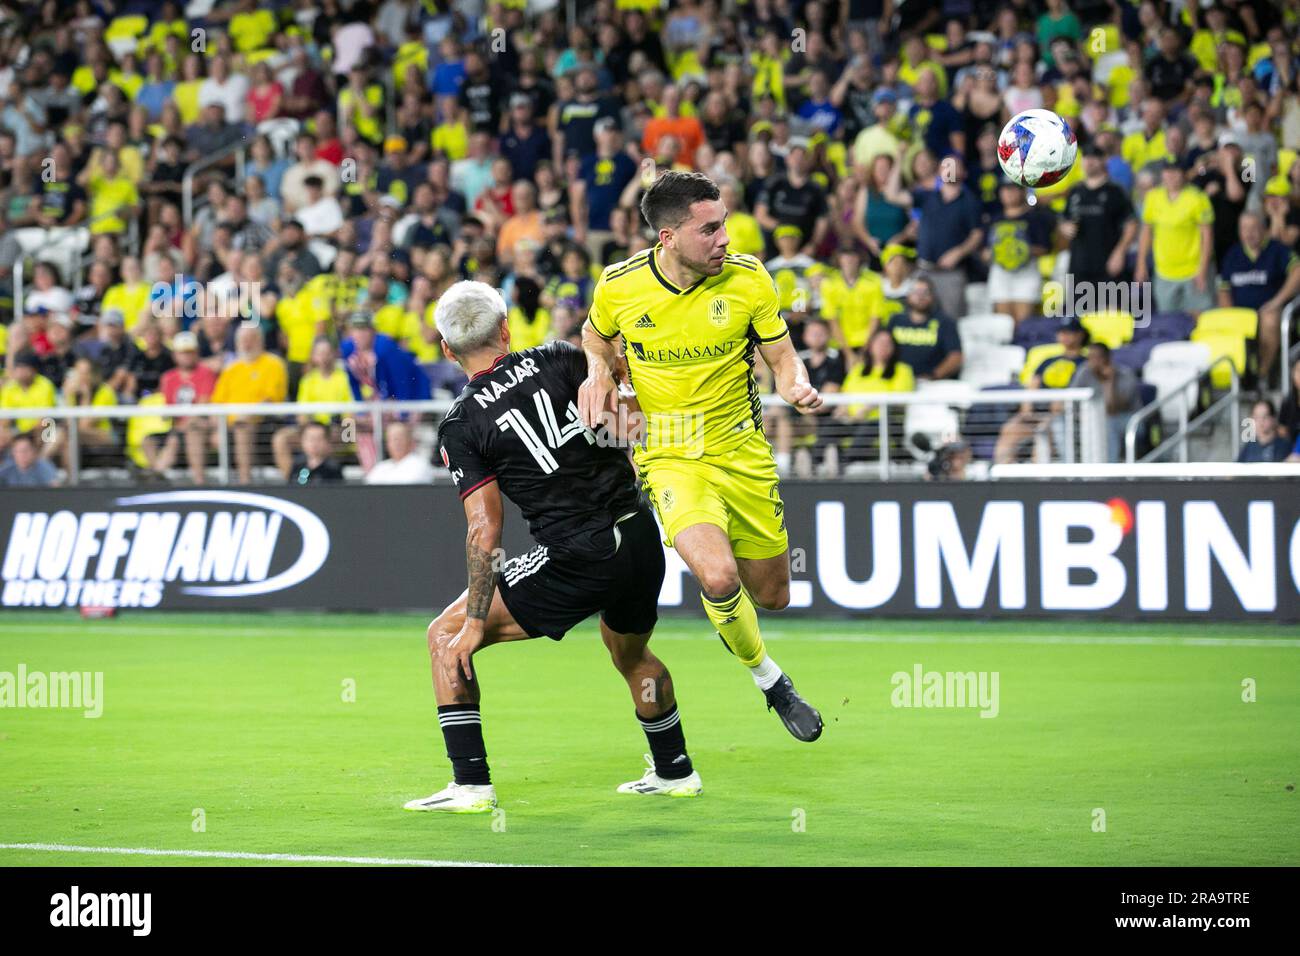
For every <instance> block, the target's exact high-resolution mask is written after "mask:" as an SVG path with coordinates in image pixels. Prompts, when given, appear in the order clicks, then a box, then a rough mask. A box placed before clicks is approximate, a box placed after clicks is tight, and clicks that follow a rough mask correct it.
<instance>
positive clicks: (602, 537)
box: [438, 342, 638, 559]
mask: <svg viewBox="0 0 1300 956" xmlns="http://www.w3.org/2000/svg"><path fill="white" fill-rule="evenodd" d="M586 377H587V360H586V358H585V357H584V356H583V354H582V351H581V350H580V349H578V348H577V347H575V346H573V345H570V344H569V343H568V342H551V343H550V344H548V345H539V346H536V347H535V348H531V349H525V350H524V351H522V352H510V353H508V354H505V355H502V356H501V357H500V358H499V359H497V361H496V362H495V363H494V364H493V365H492V367H491V368H489V369H485V370H483V371H482V372H479V373H478V374H477V375H475V376H474V377H473V378H472V379H470V381H469V384H467V385H466V386H465V388H464V389H463V390H462V391H461V393H460V395H459V397H457V399H456V401H455V402H453V403H452V406H451V409H450V410H449V411H448V412H447V417H446V418H444V419H443V421H442V424H441V425H440V426H439V427H438V448H439V453H440V454H441V456H442V463H443V464H444V465H445V466H446V467H447V468H448V469H449V470H450V471H451V477H452V480H453V481H454V482H455V483H456V490H457V491H459V492H460V497H461V499H462V500H464V499H465V498H467V497H469V495H471V494H472V493H473V492H474V491H476V490H478V489H479V488H481V487H483V486H484V485H486V484H487V483H489V482H491V481H495V482H497V484H498V485H499V486H500V487H501V493H502V494H504V495H505V496H506V497H507V498H509V499H510V500H511V501H513V502H514V503H515V504H516V505H517V506H518V507H519V510H520V511H522V512H523V515H524V518H525V520H527V522H528V530H529V531H530V532H531V533H532V536H533V538H534V539H535V540H536V541H537V542H538V543H539V544H543V545H546V546H547V547H550V548H555V549H558V550H561V551H565V552H568V553H570V554H578V555H583V556H588V557H591V558H596V559H603V558H608V557H610V556H612V555H613V554H614V552H615V550H616V545H617V542H616V536H615V533H614V522H615V521H617V520H618V519H619V518H622V517H624V516H626V515H628V514H630V513H632V512H634V511H636V510H637V508H638V503H637V502H638V493H637V488H636V481H635V477H634V475H633V471H632V464H631V462H629V461H628V459H627V455H626V453H625V451H624V450H623V449H622V448H620V447H617V446H616V445H615V444H614V443H612V442H605V443H601V442H598V441H597V437H596V435H595V434H594V433H593V432H592V431H591V429H589V428H587V427H586V426H585V425H583V423H582V419H581V417H579V415H578V386H579V385H581V384H582V382H583V380H584V379H586Z"/></svg>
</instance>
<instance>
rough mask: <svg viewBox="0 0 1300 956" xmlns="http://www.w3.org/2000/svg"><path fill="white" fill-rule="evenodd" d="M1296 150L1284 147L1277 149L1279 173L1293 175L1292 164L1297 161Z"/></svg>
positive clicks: (1280, 174)
mask: <svg viewBox="0 0 1300 956" xmlns="http://www.w3.org/2000/svg"><path fill="white" fill-rule="evenodd" d="M1295 158H1296V151H1295V150H1294V149H1287V148H1286V147H1283V148H1282V149H1279V150H1278V151H1277V174H1278V175H1279V176H1283V177H1286V176H1289V175H1291V166H1292V165H1293V164H1294V163H1295Z"/></svg>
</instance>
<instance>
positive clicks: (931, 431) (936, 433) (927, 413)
mask: <svg viewBox="0 0 1300 956" xmlns="http://www.w3.org/2000/svg"><path fill="white" fill-rule="evenodd" d="M960 434H961V419H960V418H959V417H958V415H957V412H956V411H955V410H954V409H952V408H949V407H948V406H947V405H938V404H935V405H928V404H923V405H908V406H907V411H906V412H905V413H904V415H903V438H904V442H905V443H906V444H907V445H908V447H909V449H910V448H911V447H912V436H914V435H924V436H925V437H926V438H927V439H929V441H930V447H932V448H938V447H939V446H940V445H944V444H947V443H948V442H950V441H952V440H953V439H955V438H956V437H957V436H958V435H960Z"/></svg>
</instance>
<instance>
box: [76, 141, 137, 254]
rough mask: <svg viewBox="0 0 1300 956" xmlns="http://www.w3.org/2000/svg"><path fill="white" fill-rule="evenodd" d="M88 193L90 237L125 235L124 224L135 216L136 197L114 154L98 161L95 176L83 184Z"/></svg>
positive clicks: (134, 190)
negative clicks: (96, 235)
mask: <svg viewBox="0 0 1300 956" xmlns="http://www.w3.org/2000/svg"><path fill="white" fill-rule="evenodd" d="M87 187H88V188H87V191H88V192H89V193H90V220H91V221H90V231H91V232H92V233H96V234H98V233H101V232H109V233H119V232H126V224H127V222H129V221H130V220H131V219H132V218H134V216H135V214H136V207H137V206H138V205H139V203H140V194H139V192H137V190H136V188H135V183H133V182H132V181H131V179H130V177H128V176H126V175H125V174H123V172H122V169H121V167H120V166H119V165H118V161H117V154H116V153H112V152H105V153H104V154H103V156H102V157H101V158H100V169H99V173H98V175H92V176H91V177H90V179H89V181H88V183H87Z"/></svg>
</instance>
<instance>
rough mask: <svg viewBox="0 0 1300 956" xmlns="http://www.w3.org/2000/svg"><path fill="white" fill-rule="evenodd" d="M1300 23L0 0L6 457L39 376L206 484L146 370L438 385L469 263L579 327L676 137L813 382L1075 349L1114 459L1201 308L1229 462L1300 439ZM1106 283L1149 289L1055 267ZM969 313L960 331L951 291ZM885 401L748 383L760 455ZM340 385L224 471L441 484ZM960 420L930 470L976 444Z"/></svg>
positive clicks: (805, 459)
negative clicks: (1028, 128)
mask: <svg viewBox="0 0 1300 956" xmlns="http://www.w3.org/2000/svg"><path fill="white" fill-rule="evenodd" d="M570 8H571V9H572V11H573V12H574V13H576V18H575V19H574V20H573V21H571V22H570V21H569V20H568V19H567V16H566V13H567V12H568V10H569V9H570ZM1298 25H1300V20H1298V18H1297V11H1296V9H1295V7H1294V5H1290V4H1288V5H1279V4H1274V3H1271V2H1268V0H1215V2H1214V3H1212V4H1209V5H1207V4H1205V3H1194V2H1184V3H1179V2H1153V0H1144V2H1141V3H1132V2H1129V0H1084V2H1077V3H1074V4H1072V5H1070V6H1069V7H1067V5H1066V3H1065V2H1064V0H1045V2H1040V0H932V2H917V0H911V2H907V3H903V4H899V3H895V2H893V0H839V2H835V0H807V2H801V0H749V2H743V3H742V2H737V0H702V2H692V0H666V2H662V3H661V2H660V0H596V2H585V0H579V2H577V3H574V4H569V5H567V6H566V5H565V4H559V5H555V4H553V3H549V4H548V3H542V4H537V3H532V4H529V3H526V2H525V0H500V2H484V0H455V2H446V0H384V2H382V3H370V2H351V3H349V2H347V0H323V2H319V3H317V2H311V0H302V2H299V0H294V2H274V0H267V2H262V3H258V2H257V0H229V2H221V0H219V2H213V0H192V2H190V3H188V4H182V3H179V2H172V0H168V2H155V0H122V2H117V0H98V2H96V0H76V2H71V0H67V2H61V0H46V2H43V3H35V2H32V3H29V2H14V0H0V217H2V218H3V225H2V229H0V319H2V321H3V323H4V324H3V325H0V351H2V352H3V355H4V370H3V371H4V381H3V386H0V408H7V409H15V408H16V409H30V410H31V414H30V417H26V418H21V419H16V420H14V421H3V420H0V459H3V460H4V464H3V466H0V484H8V485H15V484H18V485H21V484H34V485H39V484H48V483H52V482H54V481H57V480H58V475H59V472H58V467H59V466H63V467H65V468H66V467H67V466H68V464H69V461H68V458H69V455H70V446H71V444H72V443H70V442H69V436H68V435H67V431H66V428H65V426H64V425H63V424H55V423H51V422H49V421H46V420H44V419H43V416H42V409H48V408H51V407H54V406H59V405H66V406H92V407H109V406H114V405H122V404H136V403H139V404H146V403H148V404H151V405H155V406H157V415H156V416H142V417H136V418H132V419H129V420H128V421H126V422H123V421H120V420H119V421H115V420H112V419H109V418H103V419H96V418H92V417H84V418H78V419H75V420H72V424H71V426H70V427H74V428H76V430H77V434H76V439H77V440H76V442H75V445H76V448H77V454H78V455H79V456H80V460H81V461H82V462H83V463H88V464H95V463H100V464H106V465H113V464H123V463H125V464H128V465H129V466H130V467H131V468H132V469H133V470H134V471H135V472H137V473H138V474H139V475H141V476H162V475H165V474H168V473H169V472H171V473H174V471H173V469H175V468H176V467H177V466H178V465H180V464H181V463H182V462H183V464H184V466H185V467H186V468H187V469H188V472H189V474H190V475H191V477H192V478H193V480H195V481H196V482H201V481H202V480H203V479H204V475H205V472H204V469H205V467H206V465H207V463H208V462H209V461H210V458H211V456H212V454H213V447H214V442H215V441H216V435H217V429H216V423H215V422H214V421H213V420H212V419H211V418H210V417H203V416H190V417H189V418H185V417H183V416H180V417H178V416H177V414H176V410H175V408H174V406H179V405H186V404H193V403H203V402H209V401H211V402H220V403H262V402H283V401H290V400H296V401H299V402H327V401H333V402H341V401H350V400H354V399H355V400H365V399H370V398H373V397H376V396H377V397H382V398H394V399H421V398H428V397H430V396H434V397H448V396H451V395H454V394H455V393H456V392H457V391H458V389H459V387H460V384H461V383H462V382H463V381H464V379H463V376H462V375H461V374H460V372H459V370H458V369H457V368H456V367H455V366H454V365H453V364H452V363H451V362H450V361H449V360H448V359H446V358H445V357H444V356H443V355H442V352H441V350H440V348H439V337H438V333H437V330H436V328H435V327H434V325H433V321H432V315H433V308H434V306H435V304H436V303H437V300H438V297H439V295H440V294H441V293H442V291H443V290H445V289H446V288H447V287H448V286H449V285H450V284H451V283H453V282H455V281H457V280H459V279H462V278H474V279H480V280H483V281H486V282H490V283H492V284H493V285H495V286H497V287H499V288H500V289H501V290H502V292H503V294H504V295H505V298H506V301H507V302H508V304H509V306H510V313H509V324H510V330H511V337H512V344H513V347H515V348H527V347H529V346H532V345H536V344H539V343H542V342H545V341H547V340H550V339H555V338H562V339H569V340H572V341H575V342H577V341H579V337H580V328H581V325H582V322H583V320H584V319H585V317H586V313H587V307H588V305H589V304H590V298H591V293H592V289H593V287H594V285H595V282H596V280H597V278H598V277H599V274H600V271H601V269H602V268H603V267H604V266H605V265H607V264H609V263H611V262H615V261H618V260H620V259H623V258H626V257H627V256H629V255H630V254H632V253H634V252H636V251H638V250H641V249H644V248H646V247H648V246H650V245H653V243H654V242H655V236H654V235H653V233H651V232H650V231H649V230H648V229H647V227H646V225H645V223H644V221H643V219H642V217H641V214H640V212H639V209H638V206H637V202H638V199H639V196H640V194H641V191H642V190H643V189H644V187H645V185H646V184H647V183H648V182H650V181H652V178H653V175H654V171H655V170H656V169H658V170H662V169H670V168H671V169H694V170H699V171H701V172H704V173H706V174H708V175H709V176H710V177H712V178H713V179H714V180H715V181H717V182H718V183H719V185H720V187H721V190H722V195H723V198H724V200H725V201H726V203H727V205H728V208H729V209H730V217H729V219H728V221H727V229H728V232H729V234H730V237H731V245H730V248H731V251H733V252H742V253H749V254H752V255H755V256H759V257H761V258H762V259H763V260H764V262H765V263H766V265H767V269H768V270H769V272H770V273H771V274H772V276H773V278H774V281H775V283H776V286H777V289H778V294H779V295H780V298H781V306H782V309H783V312H784V314H785V316H786V318H787V321H788V322H789V324H790V327H791V329H792V333H793V335H794V336H795V340H796V343H797V345H798V346H799V347H800V348H801V349H802V350H803V352H802V354H803V356H804V359H805V362H806V363H807V365H808V367H809V370H810V373H811V375H812V379H813V383H814V384H815V385H816V386H817V387H818V388H820V389H822V390H823V391H827V392H834V391H842V392H847V393H879V392H882V391H883V392H900V393H901V392H911V391H913V390H915V389H917V388H921V387H925V386H926V385H927V383H930V382H935V381H943V380H949V379H953V380H961V381H965V382H968V383H970V384H971V385H972V387H989V386H999V385H1000V386H1008V385H1010V384H1012V383H1019V384H1022V385H1024V386H1026V387H1030V388H1035V389H1037V388H1042V389H1053V388H1059V387H1065V386H1070V385H1089V386H1092V387H1095V388H1099V389H1101V391H1102V393H1103V395H1104V402H1105V406H1106V413H1107V416H1108V419H1109V421H1110V423H1111V427H1110V429H1109V432H1110V443H1109V454H1110V456H1111V458H1112V459H1114V460H1118V459H1119V458H1120V457H1121V455H1122V450H1121V443H1122V435H1123V430H1124V424H1125V422H1126V421H1127V418H1128V416H1129V415H1130V414H1131V413H1132V412H1133V411H1134V410H1136V409H1137V408H1138V407H1139V406H1140V405H1142V404H1144V403H1145V402H1146V401H1148V400H1149V399H1150V390H1149V389H1146V388H1145V387H1144V384H1149V383H1144V379H1145V378H1146V377H1147V372H1148V368H1149V366H1148V363H1149V362H1151V361H1154V360H1155V359H1157V358H1158V356H1159V355H1169V354H1173V353H1171V352H1170V351H1169V350H1168V349H1165V350H1164V351H1163V352H1161V351H1159V348H1160V346H1161V345H1165V344H1168V343H1169V342H1183V340H1187V339H1191V340H1192V341H1193V342H1199V343H1201V344H1202V345H1204V346H1205V348H1206V352H1207V354H1209V355H1211V356H1213V357H1215V358H1217V357H1218V356H1219V355H1227V356H1228V357H1229V358H1230V359H1231V361H1232V363H1233V364H1234V365H1235V366H1236V368H1237V371H1238V373H1239V374H1240V375H1241V376H1242V378H1243V380H1244V381H1245V382H1246V383H1247V384H1248V385H1249V386H1251V387H1252V388H1254V389H1256V390H1257V391H1258V393H1259V395H1260V398H1261V401H1260V402H1259V403H1258V404H1257V405H1256V406H1255V408H1254V409H1253V411H1252V421H1253V422H1254V423H1255V426H1256V427H1254V428H1252V439H1253V440H1252V441H1251V442H1249V443H1248V447H1247V448H1246V449H1245V450H1244V451H1243V458H1244V460H1281V459H1285V458H1286V457H1288V456H1290V457H1291V458H1292V459H1294V460H1300V444H1298V443H1297V441H1298V439H1300V406H1297V396H1298V395H1300V365H1295V366H1290V363H1288V361H1287V356H1284V355H1281V354H1280V343H1281V335H1280V332H1281V324H1282V321H1283V312H1284V307H1285V306H1286V304H1287V303H1288V302H1289V301H1290V300H1291V299H1293V298H1294V297H1295V296H1296V294H1297V293H1298V292H1300V269H1297V268H1296V265H1297V261H1298V260H1297V257H1296V253H1297V251H1300V163H1297V162H1295V159H1296V151H1297V150H1300V79H1298V75H1300V74H1298V72H1297V66H1298V65H1300V63H1298V60H1297V51H1298V50H1300V47H1298V46H1297V35H1298ZM1034 107H1045V108H1048V109H1052V110H1054V111H1056V112H1057V113H1059V114H1060V115H1061V116H1063V117H1064V118H1066V120H1067V121H1068V122H1069V123H1070V124H1071V126H1072V128H1073V129H1074V130H1075V131H1076V133H1077V136H1078V140H1079V144H1080V156H1079V160H1078V162H1077V163H1076V165H1075V167H1074V169H1073V170H1072V171H1071V172H1070V174H1069V175H1068V176H1066V178H1065V179H1064V180H1063V181H1062V182H1060V183H1059V184H1057V185H1054V186H1052V187H1049V188H1046V189H1042V190H1039V191H1038V192H1037V195H1035V196H1031V195H1029V194H1028V193H1027V191H1026V190H1025V189H1023V188H1022V187H1020V186H1017V185H1015V184H1014V183H1012V182H1010V181H1008V180H1007V179H1006V178H1005V176H1004V175H1003V174H1002V173H1001V170H1000V167H999V164H998V157H997V149H998V133H999V131H1000V130H1001V128H1002V126H1003V124H1004V123H1005V122H1006V121H1007V120H1008V119H1009V118H1010V117H1011V116H1012V115H1014V114H1015V113H1016V112H1018V111H1020V110H1023V109H1027V108H1034ZM83 240H84V249H83ZM1130 282H1132V283H1138V284H1147V283H1149V287H1150V288H1151V290H1152V299H1153V301H1151V302H1149V303H1148V308H1146V309H1145V311H1141V310H1138V309H1137V308H1134V307H1132V306H1131V305H1130V307H1128V308H1125V309H1112V310H1110V311H1109V312H1106V311H1101V310H1086V309H1083V308H1075V307H1074V303H1073V302H1072V301H1068V300H1069V299H1070V295H1071V293H1072V292H1073V294H1076V295H1077V293H1078V290H1081V289H1085V288H1086V287H1087V286H1088V285H1089V284H1092V285H1094V286H1095V285H1099V284H1104V283H1123V284H1124V287H1125V288H1126V289H1127V288H1130V286H1129V285H1128V284H1129V283H1130ZM1131 288H1133V289H1134V290H1136V289H1138V288H1139V286H1137V285H1135V286H1132V287H1131ZM1061 290H1064V292H1065V298H1066V300H1067V301H1066V302H1065V303H1064V305H1063V306H1060V305H1059V303H1058V307H1056V308H1052V307H1050V303H1051V300H1052V298H1053V296H1054V295H1057V296H1058V297H1059V294H1060V292H1061ZM1125 301H1126V302H1128V301H1129V300H1125ZM992 313H997V314H999V315H1001V316H1006V317H1009V324H1007V325H1006V326H1005V333H999V336H1000V338H997V340H996V341H995V342H994V343H993V345H992V347H991V348H978V347H979V346H982V345H985V344H986V343H983V342H981V341H979V340H978V338H973V337H972V336H971V335H969V334H968V333H967V331H966V329H965V328H964V327H963V325H962V323H963V321H965V320H967V319H969V318H970V317H971V316H972V315H985V314H992ZM1085 313H1086V314H1085ZM1157 320H1160V321H1157ZM977 353H978V354H977ZM759 364H760V365H761V363H759ZM758 371H760V372H761V371H762V370H761V369H759V370H758ZM1283 376H1289V377H1292V378H1293V379H1294V382H1295V387H1293V388H1292V389H1291V390H1290V392H1289V394H1287V395H1286V396H1285V401H1284V402H1282V403H1281V404H1280V405H1279V403H1278V401H1277V396H1278V391H1277V390H1278V387H1279V386H1280V385H1281V383H1282V380H1283ZM1045 409H1046V410H1045ZM1051 415H1052V412H1051V410H1050V406H1048V405H1046V404H1026V405H1023V406H1020V407H1018V408H1015V407H1013V408H1011V409H1008V410H1007V412H1006V414H1005V415H1004V416H1003V417H1002V419H1000V420H997V421H995V422H994V423H993V425H992V433H991V435H990V436H989V438H990V440H989V441H988V442H987V447H985V448H982V449H975V450H974V453H975V454H977V455H981V456H983V457H985V458H992V459H993V460H996V461H1013V460H1017V458H1021V457H1023V456H1024V455H1025V454H1027V450H1026V449H1027V444H1028V442H1029V439H1030V438H1031V437H1032V436H1033V435H1034V434H1035V433H1037V432H1039V431H1041V430H1042V428H1043V426H1044V423H1045V421H1046V420H1047V419H1049V418H1050V417H1051ZM878 417H879V409H878V408H877V407H875V406H873V405H872V404H870V403H864V404H863V405H859V406H855V405H838V406H835V407H834V408H828V409H827V410H825V413H824V415H822V416H820V417H818V418H815V419H812V420H794V419H792V418H791V417H790V416H786V415H782V414H780V413H775V414H773V415H772V416H771V418H770V421H769V425H770V430H771V431H770V433H771V434H772V435H773V437H774V441H775V443H776V446H777V453H778V462H779V464H780V465H781V467H782V469H783V470H789V469H792V470H793V471H795V472H796V473H799V474H810V473H812V471H813V469H814V467H816V468H820V469H821V470H822V472H823V473H825V474H836V473H838V472H839V468H840V467H841V463H851V462H853V461H858V460H868V459H870V458H872V457H874V456H877V455H878V454H879V446H878V442H879V441H880V440H881V436H880V430H881V429H880V428H879V425H878ZM363 419H365V416H359V417H358V419H357V420H356V421H355V422H353V421H351V420H341V419H340V417H339V416H337V415H335V416H329V415H320V416H315V417H311V416H297V417H293V416H290V417H284V416H260V417H259V416H252V415H243V414H241V415H234V416H231V417H230V421H229V424H230V431H231V435H232V446H233V461H234V464H235V467H236V471H237V474H238V477H239V480H240V481H241V482H249V481H252V480H254V478H255V477H256V476H257V475H258V474H259V473H262V472H259V468H267V467H271V466H274V467H275V469H276V470H277V471H278V472H279V473H280V474H281V475H282V476H283V478H284V480H286V481H290V482H294V483H313V482H318V481H333V480H339V479H340V477H341V475H342V471H341V468H340V463H341V462H346V463H353V462H355V463H357V464H359V465H360V466H361V468H362V469H363V470H365V471H366V473H367V480H377V481H428V480H431V476H432V467H431V464H430V461H429V458H430V453H429V450H428V449H427V448H426V447H424V446H422V445H421V444H420V442H419V440H418V436H419V428H418V424H419V422H418V421H405V420H401V419H400V418H394V420H392V421H390V422H387V423H386V424H385V426H384V427H385V436H384V449H385V453H384V455H383V456H382V457H383V458H384V460H383V461H382V462H378V463H377V462H376V459H377V458H379V457H381V456H379V455H378V454H377V452H376V447H375V446H376V436H375V435H374V434H373V433H372V431H371V430H370V424H369V421H368V420H363ZM898 424H899V425H900V426H901V422H899V423H898ZM888 431H889V432H890V435H891V437H890V438H888V440H889V441H891V442H897V441H899V440H900V439H901V438H902V437H903V436H901V435H899V434H897V433H896V432H895V429H894V427H893V426H892V425H891V428H890V429H889V430H888ZM948 437H949V439H953V438H956V439H957V440H956V441H953V440H948V441H947V447H945V448H944V449H941V451H942V452H943V454H942V455H936V457H935V459H934V461H935V462H938V463H939V466H938V467H932V469H931V471H932V473H934V474H935V475H936V477H954V476H959V475H960V474H961V473H962V471H963V469H964V463H965V462H966V461H968V460H969V459H970V457H971V454H972V449H970V448H968V447H966V446H965V444H964V443H962V442H961V441H960V436H948Z"/></svg>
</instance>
